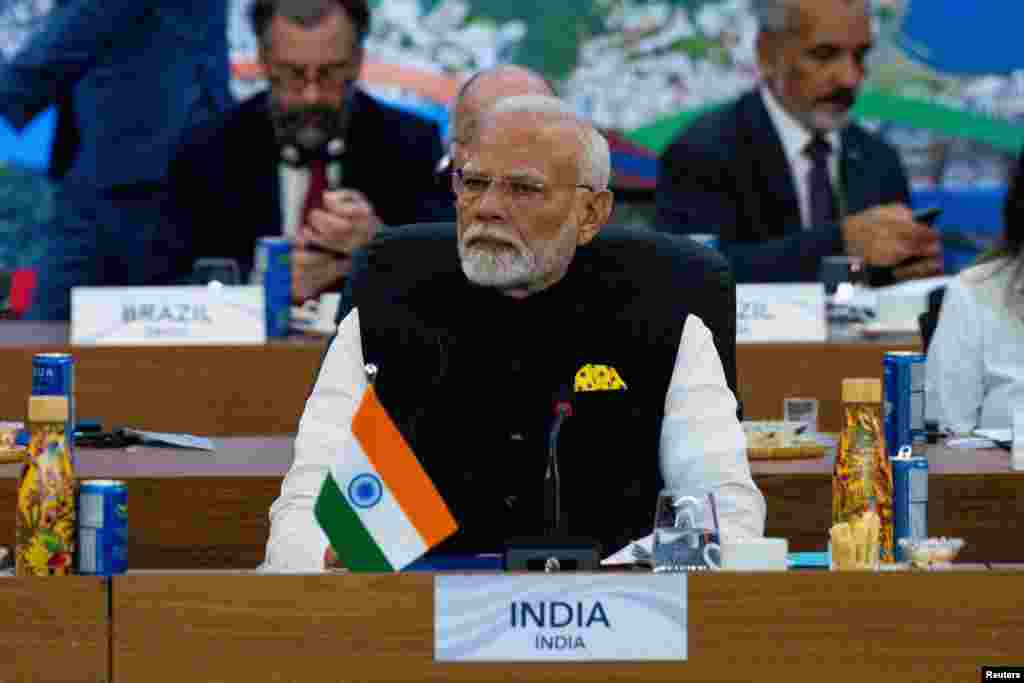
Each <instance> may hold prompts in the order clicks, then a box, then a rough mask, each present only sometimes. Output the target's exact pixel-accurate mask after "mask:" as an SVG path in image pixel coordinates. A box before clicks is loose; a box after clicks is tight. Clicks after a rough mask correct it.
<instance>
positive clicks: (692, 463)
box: [262, 309, 766, 572]
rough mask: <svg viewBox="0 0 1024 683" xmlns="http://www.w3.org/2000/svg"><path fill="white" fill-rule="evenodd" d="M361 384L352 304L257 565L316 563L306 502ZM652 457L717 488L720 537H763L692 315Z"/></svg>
mask: <svg viewBox="0 0 1024 683" xmlns="http://www.w3.org/2000/svg"><path fill="white" fill-rule="evenodd" d="M365 388H366V378H365V375H364V371H363V352H362V345H361V343H360V333H359V312H358V310H355V309H354V310H353V311H352V312H351V313H349V315H348V316H346V318H345V319H344V320H343V321H342V322H341V325H340V326H339V327H338V335H337V337H336V338H335V339H334V342H333V343H332V344H331V347H330V349H329V350H328V352H327V356H326V358H325V359H324V363H323V366H322V367H321V369H320V376H319V377H318V378H317V381H316V386H315V387H314V388H313V393H312V394H311V395H310V397H309V400H307V401H306V409H305V412H304V413H303V415H302V420H301V421H300V422H299V434H298V436H297V437H296V440H295V459H294V461H293V462H292V467H291V469H290V470H289V472H288V474H287V475H286V476H285V479H284V482H283V483H282V485H281V495H280V497H279V498H278V499H277V500H276V501H274V504H273V505H272V506H271V508H270V540H269V541H268V542H267V554H266V558H265V561H264V564H263V566H262V569H263V570H265V571H281V572H308V571H319V570H322V569H323V557H324V551H325V550H326V549H327V545H328V543H327V537H326V536H325V535H324V533H323V532H322V531H321V530H320V527H319V525H318V524H317V521H316V519H315V517H314V515H313V504H314V503H315V502H316V497H317V495H318V494H319V492H320V486H321V485H322V483H323V481H324V478H325V477H326V476H327V470H328V468H329V467H330V465H331V463H332V461H333V460H334V458H337V457H344V453H346V450H347V449H346V440H347V439H349V438H351V437H350V434H351V429H350V423H351V420H352V416H353V415H354V414H355V410H356V407H357V405H358V402H359V400H360V398H361V397H362V393H363V391H364V389H365ZM659 453H660V455H659V458H660V465H661V472H662V477H663V479H664V480H665V483H666V485H667V486H670V487H683V486H692V487H697V486H699V487H704V488H706V489H708V490H712V491H714V492H715V493H716V494H717V496H718V506H719V525H720V531H721V535H722V537H723V538H738V537H750V536H762V535H763V534H764V523H765V515H766V506H765V502H764V497H763V496H762V495H761V492H760V491H759V490H758V488H757V485H756V484H754V481H753V479H752V478H751V476H750V464H749V462H748V461H747V453H746V438H745V437H744V435H743V430H742V428H741V427H740V424H739V421H738V420H737V419H736V398H735V397H734V396H733V394H732V392H731V391H730V390H729V387H728V385H727V384H726V382H725V373H724V372H723V370H722V362H721V360H720V359H719V357H718V351H717V350H716V349H715V345H714V342H713V340H712V337H711V332H710V331H709V330H708V328H707V327H706V326H705V325H704V323H703V322H702V321H701V320H700V318H698V317H696V316H693V315H691V316H689V317H688V318H687V320H686V323H685V325H684V328H683V334H682V339H681V340H680V344H679V352H678V354H677V356H676V362H675V367H674V369H673V371H672V380H671V383H670V385H669V390H668V395H667V396H666V397H665V417H664V421H663V423H662V429H661V444H660V448H659ZM654 503H655V501H654V500H649V501H637V502H636V504H637V505H643V506H649V507H650V508H651V510H652V513H651V523H652V526H653V521H654V519H653V518H654V514H653V510H654ZM610 550H616V549H610Z"/></svg>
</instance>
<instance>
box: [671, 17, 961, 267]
mask: <svg viewBox="0 0 1024 683" xmlns="http://www.w3.org/2000/svg"><path fill="white" fill-rule="evenodd" d="M754 10H755V12H756V14H757V18H758V21H759V23H760V33H759V35H758V40H757V53H758V63H759V66H760V70H761V76H762V83H761V86H760V87H759V88H758V89H757V90H755V91H752V92H749V93H747V94H745V95H743V96H742V97H740V98H739V100H738V101H736V102H735V103H733V104H731V105H729V106H727V107H724V108H722V109H719V110H717V111H714V112H712V113H710V114H708V115H706V116H704V117H703V118H701V119H700V120H698V121H696V122H695V123H694V124H693V125H692V126H690V127H689V128H688V129H687V130H686V131H685V132H684V133H683V134H682V135H681V136H680V137H679V138H677V139H676V140H675V141H674V142H673V143H672V145H671V146H669V147H668V149H666V150H665V152H664V153H663V155H662V157H661V160H660V169H659V176H658V189H657V227H658V228H659V229H661V230H667V231H671V232H678V233H707V232H716V233H718V236H719V242H720V248H721V249H722V251H723V252H724V253H725V254H726V255H727V256H728V257H729V259H730V261H731V262H732V265H733V271H734V274H735V276H736V279H737V281H738V282H785V281H815V280H817V279H818V270H819V267H820V264H821V260H822V258H823V257H825V256H830V255H841V254H848V255H851V256H859V257H862V258H863V259H864V262H865V264H866V265H867V266H868V267H869V268H872V270H873V271H874V272H873V281H874V282H876V283H881V282H885V281H891V280H893V279H896V280H902V279H908V278H915V277H926V276H930V275H935V274H938V273H940V272H941V270H942V256H941V246H940V243H939V236H938V234H937V233H936V232H935V231H934V230H933V229H931V228H929V227H928V226H926V225H923V224H921V223H918V222H915V221H914V219H913V216H912V214H911V211H910V209H909V208H908V207H907V204H908V202H909V194H910V190H909V184H908V182H907V178H906V174H905V173H904V171H903V168H902V166H901V163H900V159H899V157H898V155H897V153H896V151H895V150H894V149H892V148H891V147H890V146H888V145H887V144H886V143H885V142H883V141H882V140H881V139H879V138H878V137H877V136H875V135H873V134H871V133H869V132H868V131H866V130H864V129H863V128H861V127H859V126H857V125H856V124H853V123H850V122H849V119H848V115H849V111H850V109H851V107H852V106H853V104H854V101H855V100H856V95H857V92H858V89H859V88H860V85H861V83H862V82H863V80H864V75H865V66H864V60H865V57H866V55H867V53H868V51H869V50H870V49H871V46H872V36H871V23H870V16H869V10H868V7H867V3H866V2H865V1H864V0H757V1H756V2H754Z"/></svg>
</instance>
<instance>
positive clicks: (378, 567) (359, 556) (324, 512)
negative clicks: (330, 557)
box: [313, 473, 394, 572]
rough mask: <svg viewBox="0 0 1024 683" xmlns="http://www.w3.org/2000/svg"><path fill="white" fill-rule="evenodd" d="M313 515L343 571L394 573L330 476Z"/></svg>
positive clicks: (324, 484)
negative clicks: (344, 568)
mask: <svg viewBox="0 0 1024 683" xmlns="http://www.w3.org/2000/svg"><path fill="white" fill-rule="evenodd" d="M313 513H314V515H316V520H317V522H319V524H320V528H322V529H323V530H324V533H326V534H327V539H328V540H329V541H330V542H331V548H333V549H334V554H335V555H337V557H338V560H339V561H340V562H341V565H342V566H343V567H346V568H348V569H350V570H352V571H363V572H390V571H394V567H392V566H391V563H389V562H388V560H387V558H386V557H384V554H383V553H382V552H381V550H380V548H379V547H378V546H377V543H376V542H375V541H374V540H373V537H372V536H370V533H369V532H368V531H367V530H366V527H364V526H363V523H362V522H361V521H360V520H359V516H358V515H357V514H356V513H355V511H354V510H353V509H352V508H351V506H350V505H349V503H348V501H347V500H346V499H345V494H343V493H342V492H341V489H339V488H338V483H337V482H336V481H335V480H334V476H333V475H331V474H330V473H328V474H327V477H326V478H325V479H324V483H323V486H321V487H320V495H318V496H317V498H316V504H315V505H314V506H313Z"/></svg>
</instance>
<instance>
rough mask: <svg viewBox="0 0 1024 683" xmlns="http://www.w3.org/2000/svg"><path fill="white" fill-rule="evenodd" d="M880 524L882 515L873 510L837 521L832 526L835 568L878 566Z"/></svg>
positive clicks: (830, 531)
mask: <svg viewBox="0 0 1024 683" xmlns="http://www.w3.org/2000/svg"><path fill="white" fill-rule="evenodd" d="M880 527H881V520H880V518H879V517H878V515H877V514H876V513H875V512H873V511H871V510H868V511H867V512H865V513H863V514H861V515H857V516H852V517H850V518H849V521H846V522H840V523H839V524H835V525H833V526H832V528H831V529H829V538H830V541H831V548H832V565H831V566H832V569H837V570H849V569H865V570H874V569H878V562H879V558H880V553H879V539H880V533H879V530H880Z"/></svg>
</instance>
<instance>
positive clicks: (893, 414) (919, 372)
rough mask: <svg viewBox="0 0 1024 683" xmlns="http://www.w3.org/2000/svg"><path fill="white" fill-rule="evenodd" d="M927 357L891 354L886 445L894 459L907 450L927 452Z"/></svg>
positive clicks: (887, 356)
mask: <svg viewBox="0 0 1024 683" xmlns="http://www.w3.org/2000/svg"><path fill="white" fill-rule="evenodd" d="M924 359H925V355H924V354H923V353H917V352H916V351H887V352H886V353H885V356H884V358H883V361H882V362H883V364H884V371H885V443H886V446H887V448H888V450H889V457H890V458H894V457H896V454H897V453H899V452H900V449H901V448H902V447H903V446H910V447H911V449H912V450H913V452H914V453H915V454H920V453H921V452H923V450H924V448H925V445H926V443H927V438H926V437H927V435H926V434H925V427H924V415H925V391H924V382H925V379H924V378H925V374H924V373H925V371H924V367H925V366H924Z"/></svg>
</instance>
